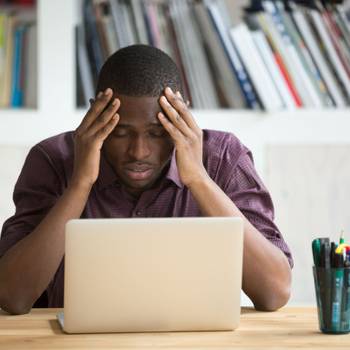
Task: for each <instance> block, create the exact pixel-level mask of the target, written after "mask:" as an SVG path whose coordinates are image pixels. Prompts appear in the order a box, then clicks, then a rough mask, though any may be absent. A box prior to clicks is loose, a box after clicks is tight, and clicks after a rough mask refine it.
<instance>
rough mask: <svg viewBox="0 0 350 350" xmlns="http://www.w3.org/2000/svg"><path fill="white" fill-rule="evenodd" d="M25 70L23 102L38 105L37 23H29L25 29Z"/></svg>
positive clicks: (28, 104) (31, 105) (34, 106)
mask: <svg viewBox="0 0 350 350" xmlns="http://www.w3.org/2000/svg"><path fill="white" fill-rule="evenodd" d="M24 34H25V47H24V49H23V52H24V62H23V66H24V70H23V71H24V72H23V77H24V78H23V90H24V97H23V99H24V100H23V104H24V106H25V107H27V108H36V107H37V87H38V77H37V74H38V67H37V66H38V65H37V48H38V45H37V41H38V40H37V25H36V23H34V22H33V23H30V24H28V27H27V28H26V31H25V33H24Z"/></svg>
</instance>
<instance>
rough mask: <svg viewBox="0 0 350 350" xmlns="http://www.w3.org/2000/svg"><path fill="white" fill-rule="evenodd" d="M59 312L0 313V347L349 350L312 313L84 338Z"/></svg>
mask: <svg viewBox="0 0 350 350" xmlns="http://www.w3.org/2000/svg"><path fill="white" fill-rule="evenodd" d="M58 311H59V309H34V310H32V312H31V313H30V314H28V315H23V316H9V315H7V314H5V312H3V311H0V349H1V350H3V349H4V350H5V349H6V350H12V349H16V350H17V349H26V350H28V349H67V350H69V349H84V350H85V349H129V350H130V349H148V350H150V349H206V350H209V349H269V350H272V349H296V348H298V349H299V348H302V349H320V348H328V349H329V350H333V349H348V350H349V349H350V334H349V335H348V334H345V335H326V334H322V333H320V332H319V331H318V323H317V314H316V309H315V308H312V307H303V308H295V307H294V308H288V307H287V308H284V309H282V310H280V311H277V312H272V313H265V312H258V311H255V310H253V309H249V308H243V309H242V315H241V324H240V326H239V328H238V329H237V330H236V331H233V332H177V333H176V332H174V333H124V334H117V333H115V334H84V335H67V334H64V333H62V331H61V329H60V327H59V324H58V322H57V321H56V313H57V312H58Z"/></svg>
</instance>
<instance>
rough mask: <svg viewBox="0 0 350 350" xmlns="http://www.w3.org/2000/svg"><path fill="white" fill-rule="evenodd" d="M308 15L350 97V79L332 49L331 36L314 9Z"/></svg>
mask: <svg viewBox="0 0 350 350" xmlns="http://www.w3.org/2000/svg"><path fill="white" fill-rule="evenodd" d="M310 15H311V18H312V20H313V23H314V24H315V26H316V28H317V31H318V33H319V35H320V37H321V39H322V42H323V44H324V46H325V47H326V50H327V52H328V54H329V57H330V58H331V62H332V64H333V67H334V70H335V72H336V73H337V75H338V77H339V79H340V81H341V82H342V84H343V85H344V88H345V91H346V94H347V96H348V97H350V79H349V77H348V75H347V73H346V71H345V68H344V66H343V64H342V62H341V61H340V59H339V57H338V54H337V52H336V51H335V49H334V46H333V44H332V41H331V38H330V36H329V34H328V32H327V30H326V27H325V25H324V23H323V21H322V18H321V15H320V14H319V13H318V12H317V11H316V10H310Z"/></svg>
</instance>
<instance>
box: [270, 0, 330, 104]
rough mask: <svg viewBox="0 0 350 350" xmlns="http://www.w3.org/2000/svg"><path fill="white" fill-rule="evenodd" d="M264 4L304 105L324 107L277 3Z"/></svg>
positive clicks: (272, 29)
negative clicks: (277, 10) (282, 19)
mask: <svg viewBox="0 0 350 350" xmlns="http://www.w3.org/2000/svg"><path fill="white" fill-rule="evenodd" d="M263 6H264V8H265V10H266V11H267V13H266V14H265V16H266V18H267V19H268V21H269V22H270V23H271V31H275V34H274V36H275V40H277V41H278V42H279V47H281V48H283V49H282V50H281V54H282V57H283V60H284V61H285V63H286V65H287V68H288V71H289V73H290V74H291V76H292V79H293V81H294V82H295V86H296V88H297V90H298V92H299V94H300V97H301V99H302V101H303V102H304V105H305V106H306V107H322V106H323V102H322V100H321V98H320V97H319V96H318V94H317V91H316V89H315V87H314V85H313V83H312V81H311V79H310V77H309V75H308V74H307V72H306V71H305V68H304V66H303V64H302V62H301V60H300V57H299V54H298V52H297V50H296V48H295V47H294V44H293V42H292V41H291V38H290V37H289V34H288V33H287V31H286V29H285V27H284V25H283V23H282V22H281V21H279V19H278V15H277V14H276V8H275V5H274V4H273V3H271V2H270V1H266V2H263Z"/></svg>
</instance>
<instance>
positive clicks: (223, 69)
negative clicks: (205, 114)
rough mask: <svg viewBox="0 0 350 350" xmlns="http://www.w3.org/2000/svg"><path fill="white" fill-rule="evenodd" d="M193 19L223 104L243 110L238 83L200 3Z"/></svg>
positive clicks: (206, 12) (206, 13)
mask: <svg viewBox="0 0 350 350" xmlns="http://www.w3.org/2000/svg"><path fill="white" fill-rule="evenodd" d="M194 13H195V18H196V20H197V22H198V25H199V27H200V30H201V32H202V37H203V42H204V45H205V46H206V51H207V53H208V56H209V57H210V59H211V62H212V66H213V70H214V77H215V80H216V81H217V84H218V89H220V93H221V95H222V96H223V98H224V104H225V105H226V106H227V107H230V108H241V109H242V108H245V107H246V103H245V99H244V96H243V93H242V90H241V88H240V84H239V81H238V80H237V77H236V75H235V73H234V71H233V69H232V67H231V66H230V62H229V60H228V57H227V55H226V54H225V52H224V50H223V48H222V46H221V43H220V38H219V37H218V33H217V32H216V31H215V28H214V27H213V25H212V23H211V19H210V17H209V13H208V11H207V9H206V7H205V5H204V4H203V3H202V2H197V3H195V5H194Z"/></svg>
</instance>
